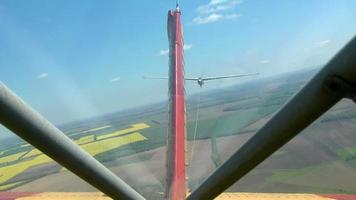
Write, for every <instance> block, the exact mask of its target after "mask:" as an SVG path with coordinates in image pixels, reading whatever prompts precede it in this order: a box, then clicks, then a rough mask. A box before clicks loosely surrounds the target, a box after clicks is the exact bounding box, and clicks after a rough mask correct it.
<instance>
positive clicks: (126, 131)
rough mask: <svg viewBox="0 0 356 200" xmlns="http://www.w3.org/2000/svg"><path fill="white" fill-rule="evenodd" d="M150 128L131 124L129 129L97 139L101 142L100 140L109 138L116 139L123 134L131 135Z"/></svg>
mask: <svg viewBox="0 0 356 200" xmlns="http://www.w3.org/2000/svg"><path fill="white" fill-rule="evenodd" d="M148 127H150V126H149V125H147V124H145V123H139V124H133V125H132V127H131V128H127V129H124V130H120V131H116V132H113V133H110V134H105V135H99V136H98V137H97V139H98V140H102V139H106V138H110V137H116V136H120V135H123V134H127V133H131V132H134V131H138V130H142V129H145V128H148Z"/></svg>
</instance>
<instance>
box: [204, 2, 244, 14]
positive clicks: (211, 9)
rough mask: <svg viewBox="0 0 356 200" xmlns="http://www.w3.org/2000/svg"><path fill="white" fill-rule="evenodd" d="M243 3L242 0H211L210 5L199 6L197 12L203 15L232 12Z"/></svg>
mask: <svg viewBox="0 0 356 200" xmlns="http://www.w3.org/2000/svg"><path fill="white" fill-rule="evenodd" d="M241 3H242V1H241V0H210V2H209V3H208V4H205V5H202V6H199V7H198V8H197V11H198V12H199V13H201V14H209V13H215V12H219V11H225V10H232V9H234V8H235V7H236V6H237V5H239V4H241Z"/></svg>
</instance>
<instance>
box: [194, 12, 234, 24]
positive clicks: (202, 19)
mask: <svg viewBox="0 0 356 200" xmlns="http://www.w3.org/2000/svg"><path fill="white" fill-rule="evenodd" d="M238 17H240V15H238V14H228V15H223V14H216V13H212V14H210V15H208V16H205V17H202V16H198V17H196V18H194V19H193V23H195V24H208V23H213V22H217V21H220V20H233V19H236V18H238Z"/></svg>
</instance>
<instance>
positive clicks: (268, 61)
mask: <svg viewBox="0 0 356 200" xmlns="http://www.w3.org/2000/svg"><path fill="white" fill-rule="evenodd" d="M270 62H271V61H270V60H261V61H260V64H268V63H270Z"/></svg>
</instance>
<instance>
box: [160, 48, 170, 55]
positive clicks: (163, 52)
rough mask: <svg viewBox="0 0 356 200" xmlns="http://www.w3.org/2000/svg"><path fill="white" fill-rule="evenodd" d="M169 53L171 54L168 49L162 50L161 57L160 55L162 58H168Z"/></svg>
mask: <svg viewBox="0 0 356 200" xmlns="http://www.w3.org/2000/svg"><path fill="white" fill-rule="evenodd" d="M168 53H169V50H168V49H165V50H160V51H159V55H160V56H166V55H168Z"/></svg>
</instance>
